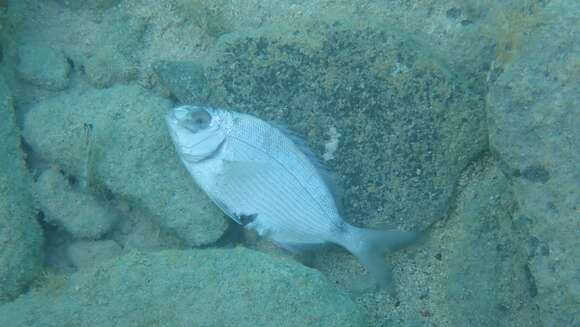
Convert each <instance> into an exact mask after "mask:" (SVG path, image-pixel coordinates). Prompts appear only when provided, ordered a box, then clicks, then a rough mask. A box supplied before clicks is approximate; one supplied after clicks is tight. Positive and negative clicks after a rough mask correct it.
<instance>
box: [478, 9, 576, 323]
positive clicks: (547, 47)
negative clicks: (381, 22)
mask: <svg viewBox="0 0 580 327" xmlns="http://www.w3.org/2000/svg"><path fill="white" fill-rule="evenodd" d="M540 18H541V19H542V24H539V26H540V27H538V28H537V29H536V30H535V31H534V32H533V33H531V34H530V36H529V37H528V38H527V39H526V42H524V44H525V46H524V47H522V48H521V51H520V52H519V53H518V55H517V56H515V57H514V59H513V62H512V63H511V64H510V65H508V66H507V67H506V69H505V71H504V73H503V74H502V75H501V76H500V77H499V79H498V80H497V82H496V83H495V85H494V86H493V88H492V89H491V92H490V95H489V106H488V107H489V119H490V143H491V146H492V149H493V150H494V152H496V153H497V155H498V156H499V158H500V160H501V162H502V169H503V170H504V172H505V173H506V175H507V176H509V178H510V179H511V181H512V184H513V188H514V193H515V198H516V201H517V204H518V211H517V214H516V223H517V224H518V225H519V226H521V228H522V230H523V231H524V232H526V233H527V244H528V246H529V258H528V260H529V263H528V264H529V269H530V273H531V274H530V278H531V280H532V281H533V282H534V285H535V288H536V289H537V294H535V297H534V298H533V301H534V302H535V303H536V304H537V305H538V306H539V308H540V310H541V317H542V319H543V323H544V325H545V326H576V325H578V324H580V310H579V308H580V269H579V264H578V258H579V257H580V169H579V164H578V163H580V128H579V126H580V92H578V90H579V85H580V55H579V54H580V28H579V26H580V25H579V23H580V3H579V2H578V1H552V2H550V4H549V5H547V6H546V8H545V10H544V12H542V13H541V16H540Z"/></svg>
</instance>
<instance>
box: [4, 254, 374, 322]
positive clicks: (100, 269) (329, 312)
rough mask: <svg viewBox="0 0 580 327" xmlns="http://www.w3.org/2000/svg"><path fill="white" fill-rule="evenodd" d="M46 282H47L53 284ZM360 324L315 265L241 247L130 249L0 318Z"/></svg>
mask: <svg viewBox="0 0 580 327" xmlns="http://www.w3.org/2000/svg"><path fill="white" fill-rule="evenodd" d="M51 285H52V287H51ZM38 321H42V325H43V326H46V327H50V326H59V327H60V326H63V325H70V324H72V325H81V326H155V325H158V326H313V325H315V326H365V323H364V319H363V316H362V315H361V313H360V312H359V310H358V308H357V307H356V305H355V304H354V303H353V302H352V301H351V300H350V299H349V298H348V297H347V296H346V295H345V294H344V293H342V292H341V291H339V290H337V289H336V288H335V287H334V286H333V285H332V284H330V283H329V282H328V281H327V280H326V279H325V278H324V277H323V276H322V275H321V274H320V273H319V272H317V271H315V270H312V269H309V268H306V267H304V266H301V265H299V264H296V263H295V262H292V261H289V260H285V259H280V258H274V257H269V256H268V255H265V254H262V253H259V252H254V251H250V250H245V249H241V248H238V249H234V250H194V251H163V252H157V253H152V254H140V253H131V254H128V255H127V256H123V257H119V258H117V259H113V260H110V261H107V262H106V263H103V264H102V265H99V266H96V267H94V268H91V269H87V270H84V271H80V272H79V273H76V274H73V275H72V276H71V277H70V279H67V280H65V281H64V282H62V283H47V287H45V288H43V289H40V290H37V291H35V292H32V293H31V294H28V295H26V296H23V297H21V298H19V299H18V300H16V301H15V302H13V303H9V304H6V305H4V306H2V307H0V325H3V326H4V325H5V326H14V327H20V326H22V327H23V326H30V325H31V324H32V325H34V323H35V322H38Z"/></svg>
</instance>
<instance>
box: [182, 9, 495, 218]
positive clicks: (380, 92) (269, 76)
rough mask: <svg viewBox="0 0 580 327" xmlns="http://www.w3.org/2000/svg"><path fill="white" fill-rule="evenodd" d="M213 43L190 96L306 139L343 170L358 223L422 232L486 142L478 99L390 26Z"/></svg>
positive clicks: (265, 34)
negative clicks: (201, 80) (203, 86)
mask: <svg viewBox="0 0 580 327" xmlns="http://www.w3.org/2000/svg"><path fill="white" fill-rule="evenodd" d="M297 25H298V24H297ZM220 42H221V43H220V45H219V46H218V50H216V53H215V55H213V56H209V58H214V59H213V60H211V61H209V62H208V63H206V71H205V75H206V76H205V77H206V78H207V85H208V91H206V92H199V95H200V97H201V98H198V99H197V100H198V101H199V102H205V103H210V104H212V105H215V106H221V107H226V108H231V109H233V110H238V111H242V112H249V113H252V114H255V115H257V116H259V117H261V118H263V119H267V120H274V121H282V122H284V123H285V124H287V125H288V126H289V127H290V129H292V130H295V131H297V132H298V133H299V134H302V135H303V136H305V137H306V139H307V140H308V143H309V145H310V146H311V147H312V148H313V150H314V152H316V153H317V154H318V155H319V156H320V157H321V158H324V159H325V160H327V161H328V162H327V163H328V164H329V165H330V166H332V167H333V168H334V169H335V170H336V171H337V172H338V174H339V175H340V176H341V177H343V181H342V184H344V185H345V186H346V189H345V192H344V200H345V207H346V213H347V216H348V217H349V218H350V219H351V220H353V221H354V222H356V223H359V224H364V225H375V226H379V225H398V226H403V227H406V228H411V229H424V228H426V227H427V226H429V225H431V224H432V223H433V222H435V221H437V220H438V219H440V218H441V217H444V216H445V215H446V214H447V212H448V210H449V208H450V204H451V199H452V197H453V194H454V192H455V184H456V182H457V178H458V175H459V173H460V172H461V171H462V170H463V169H464V168H465V166H466V165H467V164H468V163H469V162H471V161H472V160H474V158H477V157H478V156H479V155H480V154H481V153H482V152H483V151H484V150H485V149H486V147H487V136H486V124H485V112H484V107H483V103H484V101H482V99H481V97H480V96H477V95H476V94H474V93H473V92H472V91H471V90H470V88H469V87H468V86H467V83H464V82H463V81H462V79H461V77H460V76H456V75H454V74H453V73H452V72H451V71H450V70H449V69H448V67H447V64H446V63H445V61H444V60H441V59H440V58H438V57H437V56H436V55H434V53H433V51H432V50H431V49H430V48H429V47H428V46H426V45H425V42H423V41H422V40H421V39H419V38H417V37H415V36H413V35H409V34H407V33H405V32H404V31H400V30H398V29H397V28H396V27H395V26H386V25H385V23H384V22H380V23H374V22H372V21H371V22H368V23H366V24H361V25H351V24H349V23H347V22H343V21H332V20H330V21H327V20H324V19H321V20H315V21H309V20H305V22H304V23H303V24H302V25H301V27H299V28H295V27H291V26H287V27H284V25H283V24H282V25H276V26H273V27H271V28H264V29H260V30H257V31H252V32H245V33H238V34H232V35H228V36H224V37H222V40H221V41H220ZM175 93H176V94H177V92H175ZM180 93H184V92H183V91H181V92H180ZM203 97H205V98H203Z"/></svg>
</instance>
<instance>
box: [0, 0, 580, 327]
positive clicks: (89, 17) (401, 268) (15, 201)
mask: <svg viewBox="0 0 580 327" xmlns="http://www.w3.org/2000/svg"><path fill="white" fill-rule="evenodd" d="M579 90H580V2H578V1H577V0H551V1H550V0H520V1H516V0H508V1H499V0H491V1H481V0H449V1H434V0H390V1H384V0H383V1H379V0H367V1H363V0H361V1H340V0H334V1H333V0H321V1H299V0H295V1H281V0H271V1H258V0H213V1H211V0H168V1H153V0H94V1H89V0H76V1H75V0H13V1H10V0H8V1H6V0H3V1H0V326H6V327H11V326H15V327H17V326H43V327H44V326H59V327H61V326H565V327H567V326H572V327H574V326H575V327H578V326H580V259H579V258H580V165H579V163H580V91H579ZM179 104H196V105H204V106H214V107H219V108H227V109H231V110H235V111H239V112H246V113H251V114H254V115H256V116H257V117H260V118H262V119H265V120H271V121H277V122H282V123H284V124H285V125H287V126H288V127H289V128H290V129H291V130H294V131H296V132H297V133H298V134H300V135H302V136H304V137H305V139H306V140H307V142H308V144H309V146H310V147H311V148H312V149H313V151H314V152H315V153H316V154H317V155H318V156H319V157H320V158H321V159H322V160H323V161H324V162H325V163H326V165H328V166H329V167H330V168H331V169H332V170H333V171H335V172H336V173H337V174H338V176H339V177H340V184H342V185H343V188H344V194H343V206H344V212H345V216H346V217H345V218H346V219H347V220H348V221H350V222H352V223H353V224H355V225H357V226H364V227H370V228H400V229H405V230H410V231H422V232H424V233H425V238H424V240H422V242H418V243H417V244H415V245H413V246H411V247H409V248H405V249H403V250H401V251H398V252H395V253H392V254H388V256H389V257H390V258H391V260H392V266H393V274H394V287H395V290H396V292H395V293H389V292H388V291H387V290H383V289H376V288H373V287H369V286H368V279H369V278H370V277H369V276H368V275H367V273H366V271H365V270H364V268H363V267H362V266H361V265H360V263H359V262H358V261H357V259H356V258H355V257H353V256H352V255H350V254H349V253H348V252H346V251H345V250H343V249H341V248H338V247H329V248H327V249H322V250H318V251H315V252H312V253H305V254H301V255H298V256H296V255H291V254H289V253H288V252H286V251H284V250H282V249H280V248H278V247H276V246H275V245H273V244H272V243H270V242H269V241H267V240H265V239H260V238H258V237H257V236H256V235H254V234H253V233H251V232H248V231H244V230H243V229H242V228H240V227H239V226H236V225H235V223H233V222H232V221H230V220H229V219H228V218H227V217H226V216H224V215H223V214H222V213H221V211H220V210H219V209H218V208H217V207H215V206H214V205H213V204H212V202H211V201H210V200H209V199H208V198H207V197H206V195H205V194H204V193H203V192H202V191H201V190H200V189H199V188H198V187H197V186H196V185H195V183H194V181H193V179H192V178H191V177H190V176H189V175H188V173H187V171H186V170H185V168H183V167H182V165H181V163H180V162H179V159H178V157H177V155H176V153H175V150H174V148H173V145H172V144H171V140H170V138H169V134H168V131H167V127H166V125H165V122H164V115H165V113H166V112H167V110H168V109H170V108H172V107H174V106H176V105H179ZM296 214H297V215H300V212H297V213H296Z"/></svg>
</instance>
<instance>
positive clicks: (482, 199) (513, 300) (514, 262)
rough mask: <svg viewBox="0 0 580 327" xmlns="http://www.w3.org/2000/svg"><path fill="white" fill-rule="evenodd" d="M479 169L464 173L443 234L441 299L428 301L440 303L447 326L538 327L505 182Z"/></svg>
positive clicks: (487, 166) (490, 168)
mask: <svg viewBox="0 0 580 327" xmlns="http://www.w3.org/2000/svg"><path fill="white" fill-rule="evenodd" d="M482 166H483V168H479V167H478V168H477V170H478V171H476V172H472V173H471V174H470V175H471V176H470V178H469V183H468V184H467V185H466V186H465V188H464V189H463V191H462V192H461V194H460V195H459V196H458V199H457V207H456V209H455V213H454V214H453V215H452V217H451V218H450V220H449V221H448V222H447V226H448V228H447V230H446V231H445V232H443V233H444V235H445V236H444V238H445V239H446V240H447V242H445V245H444V250H443V251H442V252H441V253H442V259H441V261H442V267H445V269H444V270H445V272H444V273H443V275H445V276H446V280H445V281H444V284H443V285H442V286H443V288H444V289H443V294H445V300H444V301H434V302H436V303H445V309H443V310H444V311H445V312H446V315H447V316H448V318H449V319H450V321H449V325H450V326H482V327H483V326H490V327H491V326H539V319H538V317H539V316H538V310H537V308H536V307H535V306H534V305H533V304H532V303H531V302H530V301H529V299H530V298H531V297H532V296H533V292H534V291H533V288H534V285H533V284H532V283H530V281H529V280H528V279H527V278H526V274H527V270H526V268H525V265H526V249H525V247H524V246H523V245H522V241H523V240H525V239H524V238H523V237H521V236H520V235H519V233H518V231H517V229H515V228H514V226H513V224H512V220H511V211H512V207H513V194H512V192H511V188H510V185H509V182H508V180H507V178H506V177H505V176H504V175H503V174H502V173H501V171H500V170H499V169H498V168H497V167H496V166H495V165H494V164H493V163H490V160H485V162H484V163H483V165H482ZM473 308H477V310H474V309H473ZM443 310H434V311H443Z"/></svg>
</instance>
